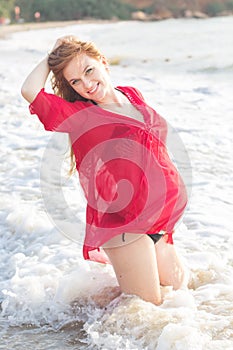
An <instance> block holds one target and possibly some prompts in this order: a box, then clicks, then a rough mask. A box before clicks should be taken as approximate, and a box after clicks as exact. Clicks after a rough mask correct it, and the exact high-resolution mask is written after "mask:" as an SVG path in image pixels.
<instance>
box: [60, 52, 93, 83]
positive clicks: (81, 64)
mask: <svg viewBox="0 0 233 350" xmlns="http://www.w3.org/2000/svg"><path fill="white" fill-rule="evenodd" d="M97 61H98V60H96V59H95V58H93V57H90V56H88V55H87V54H85V53H81V54H77V55H76V56H75V57H74V58H72V60H71V61H70V62H69V63H68V64H67V65H66V67H65V68H64V70H63V74H64V76H65V77H66V78H69V77H70V75H73V74H74V73H79V74H80V73H82V72H83V71H85V69H86V67H88V66H89V65H92V64H96V63H97Z"/></svg>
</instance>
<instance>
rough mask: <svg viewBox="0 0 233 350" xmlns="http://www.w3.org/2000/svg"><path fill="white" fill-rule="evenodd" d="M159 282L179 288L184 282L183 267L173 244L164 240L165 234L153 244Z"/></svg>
mask: <svg viewBox="0 0 233 350" xmlns="http://www.w3.org/2000/svg"><path fill="white" fill-rule="evenodd" d="M155 251H156V258H157V266H158V272H159V279H160V283H161V285H163V286H173V288H174V289H179V288H181V287H182V286H183V285H184V284H185V269H184V265H183V263H182V261H181V260H180V258H179V256H178V254H177V252H176V249H175V246H174V245H173V244H169V243H167V242H166V236H165V237H162V238H161V239H160V240H159V241H158V242H157V243H156V244H155Z"/></svg>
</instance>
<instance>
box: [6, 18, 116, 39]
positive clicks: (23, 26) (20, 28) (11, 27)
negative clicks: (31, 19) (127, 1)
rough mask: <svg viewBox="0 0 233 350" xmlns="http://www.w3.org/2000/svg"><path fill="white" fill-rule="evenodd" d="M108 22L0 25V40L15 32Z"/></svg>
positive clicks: (84, 21) (96, 20)
mask: <svg viewBox="0 0 233 350" xmlns="http://www.w3.org/2000/svg"><path fill="white" fill-rule="evenodd" d="M109 22H113V21H110V20H101V19H90V20H77V21H54V22H39V23H22V24H9V25H0V39H7V38H9V36H10V35H11V34H13V33H16V32H24V31H29V30H39V29H47V28H59V27H60V28H61V27H67V26H72V25H76V24H87V23H109ZM114 22H116V21H114Z"/></svg>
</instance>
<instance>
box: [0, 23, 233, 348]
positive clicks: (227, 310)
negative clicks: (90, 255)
mask: <svg viewBox="0 0 233 350" xmlns="http://www.w3.org/2000/svg"><path fill="white" fill-rule="evenodd" d="M67 33H72V34H76V35H78V36H80V37H81V38H82V39H87V40H93V41H95V42H96V43H97V44H98V45H99V46H100V47H101V48H102V50H103V51H104V53H105V54H106V55H107V56H108V57H110V58H114V57H116V56H118V57H119V58H120V61H121V64H120V65H119V66H112V67H111V74H112V79H113V81H114V83H115V85H133V86H136V87H138V88H139V89H140V90H141V91H142V93H143V94H144V96H145V97H146V99H147V100H148V101H149V102H150V104H151V105H153V106H154V107H155V109H156V110H157V111H158V112H159V113H161V114H162V115H163V116H164V117H166V119H167V120H168V122H169V123H170V124H171V125H172V126H173V127H174V128H175V129H176V130H177V131H178V132H179V135H180V137H181V139H182V140H183V143H184V144H185V145H186V149H187V152H188V155H189V157H190V161H191V165H192V173H193V183H192V194H191V200H190V204H189V207H188V209H187V212H186V214H185V216H184V221H183V224H180V225H179V226H178V229H177V233H176V235H175V243H176V246H177V249H178V250H179V252H180V253H181V255H182V257H183V260H184V262H185V264H186V266H187V268H188V269H189V271H190V279H189V289H188V290H185V289H184V290H180V291H173V290H172V289H171V288H166V289H164V291H163V292H164V303H163V304H162V305H161V306H160V307H156V306H154V305H152V304H150V303H146V302H144V301H142V300H140V299H139V298H137V297H130V296H125V295H121V296H118V290H117V288H116V285H117V284H116V281H115V277H114V273H113V271H112V269H111V266H109V265H106V266H105V265H101V264H97V263H91V262H86V261H84V260H83V258H82V251H81V243H80V242H81V240H82V238H83V234H84V218H85V212H84V210H85V209H84V208H85V203H84V200H83V196H82V193H81V191H80V188H79V187H78V184H77V178H76V177H73V178H71V179H69V180H68V179H67V177H66V176H65V174H64V177H63V178H64V181H63V193H64V198H65V199H66V202H67V203H68V204H69V206H70V207H71V208H72V209H74V210H76V213H77V215H78V217H79V219H80V220H79V226H77V231H78V232H77V235H78V237H79V239H78V240H79V242H78V244H77V243H75V242H72V241H71V240H69V239H67V238H66V237H65V236H64V235H63V234H62V233H60V231H59V226H60V225H59V220H58V221H56V225H55V224H54V222H53V221H51V218H49V217H48V216H47V213H46V209H45V208H46V206H45V205H44V203H43V198H42V196H41V190H40V166H41V159H42V157H43V154H44V151H45V149H46V147H47V144H48V142H49V140H50V137H51V134H50V133H48V132H45V131H44V130H43V127H42V126H41V125H40V123H39V121H38V120H37V119H36V117H32V116H29V112H28V108H27V104H26V103H25V102H24V101H23V99H22V98H21V96H20V86H21V84H22V81H23V80H24V78H25V76H26V75H27V73H28V72H29V71H30V70H31V68H32V67H33V66H34V65H35V63H36V62H38V61H39V59H40V58H41V57H43V55H44V54H46V52H47V51H48V50H49V49H50V48H51V47H52V45H53V42H54V40H55V39H56V38H57V37H58V36H61V35H65V34H67ZM232 36H233V18H232V17H230V18H224V17H222V18H214V19H208V20H200V21H197V20H168V21H164V22H156V23H155V22H153V23H141V22H140V23H138V22H121V23H114V24H88V25H77V26H72V27H68V28H59V29H46V30H40V31H30V32H24V33H17V34H14V35H12V37H11V38H10V39H8V40H2V41H0V50H1V61H0V79H1V86H0V113H1V119H0V120H1V130H0V135H1V149H0V154H1V163H0V169H1V175H0V180H1V181H0V191H1V197H0V218H1V221H0V250H1V251H0V252H1V254H0V271H1V275H0V300H1V316H0V335H1V338H2V339H1V344H0V349H13V348H15V349H16V348H19V349H24V348H25V349H27V350H28V349H34V348H35V342H37V344H38V347H37V349H38V350H39V349H46V350H47V349H53V348H57V349H77V348H79V349H90V350H93V349H106V350H108V349H119V350H120V349H128V350H141V349H145V350H146V349H147V350H150V349H157V350H166V349H169V350H171V349H174V350H175V349H176V350H178V349H182V350H183V349H185V350H194V349H198V350H200V349H205V350H212V349H215V350H216V349H219V350H220V349H221V350H222V349H223V348H224V349H226V350H227V349H229V350H230V349H232V347H233V331H232V329H233V316H232V311H233V309H232V302H233V282H232V281H233V272H232V267H233V260H232V252H231V248H232V244H233V239H232V198H233V177H232V174H231V169H232V164H233V159H232V151H231V150H232V132H233V121H232V112H233V106H232V83H233V69H232V67H233V62H232V57H233V45H232ZM48 89H49V86H48ZM66 148H67V143H65V146H64V147H63V148H62V150H59V152H60V153H59V154H60V155H61V156H62V157H64V151H65V150H66ZM55 183H56V179H55V180H54V181H53V182H52V183H51V188H50V191H51V196H52V193H53V192H52V191H53V189H54V187H53V186H54V184H55ZM56 205H57V206H56V208H55V209H56V210H57V212H56V214H58V217H59V218H60V220H61V222H62V223H63V225H69V224H70V223H69V222H67V221H66V222H65V219H66V218H65V214H66V213H63V216H59V215H61V213H62V206H60V205H59V203H56ZM59 210H60V211H59ZM64 222H65V224H64ZM63 227H64V230H65V229H66V227H67V226H63ZM13 327H17V328H13ZM19 327H20V328H19ZM81 328H82V329H83V331H81V330H80V329H81Z"/></svg>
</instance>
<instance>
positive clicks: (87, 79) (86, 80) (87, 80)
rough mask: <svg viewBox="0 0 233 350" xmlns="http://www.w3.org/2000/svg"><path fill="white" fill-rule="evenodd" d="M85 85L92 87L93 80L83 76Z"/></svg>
mask: <svg viewBox="0 0 233 350" xmlns="http://www.w3.org/2000/svg"><path fill="white" fill-rule="evenodd" d="M83 86H84V87H85V88H86V89H88V88H90V87H91V80H90V79H89V78H86V77H85V78H83Z"/></svg>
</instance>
